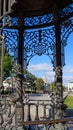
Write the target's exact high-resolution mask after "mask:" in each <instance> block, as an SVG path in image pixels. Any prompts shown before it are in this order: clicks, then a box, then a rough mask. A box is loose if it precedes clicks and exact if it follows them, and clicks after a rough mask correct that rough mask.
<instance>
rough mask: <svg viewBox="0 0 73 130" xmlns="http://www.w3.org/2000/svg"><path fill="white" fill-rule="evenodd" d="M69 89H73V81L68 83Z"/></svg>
mask: <svg viewBox="0 0 73 130" xmlns="http://www.w3.org/2000/svg"><path fill="white" fill-rule="evenodd" d="M68 91H73V81H72V82H69V83H68Z"/></svg>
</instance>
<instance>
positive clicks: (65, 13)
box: [60, 3, 73, 18]
mask: <svg viewBox="0 0 73 130" xmlns="http://www.w3.org/2000/svg"><path fill="white" fill-rule="evenodd" d="M71 13H72V14H73V3H72V4H69V5H68V6H67V7H65V8H63V9H62V10H61V11H60V15H61V18H64V17H66V16H69V15H71Z"/></svg>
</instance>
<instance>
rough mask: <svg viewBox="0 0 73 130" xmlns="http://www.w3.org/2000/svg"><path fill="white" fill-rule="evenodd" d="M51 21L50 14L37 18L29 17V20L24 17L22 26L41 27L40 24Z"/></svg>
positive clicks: (51, 16)
mask: <svg viewBox="0 0 73 130" xmlns="http://www.w3.org/2000/svg"><path fill="white" fill-rule="evenodd" d="M52 20H53V15H52V14H47V15H43V16H38V17H30V18H28V17H26V18H25V19H24V25H25V26H34V25H41V24H45V23H49V22H52Z"/></svg>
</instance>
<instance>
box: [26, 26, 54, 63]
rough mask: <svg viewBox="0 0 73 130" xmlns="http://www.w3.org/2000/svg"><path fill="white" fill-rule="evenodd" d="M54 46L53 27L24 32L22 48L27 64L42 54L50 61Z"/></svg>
mask: <svg viewBox="0 0 73 130" xmlns="http://www.w3.org/2000/svg"><path fill="white" fill-rule="evenodd" d="M54 46H55V34H54V27H53V26H52V27H50V28H45V29H40V30H31V31H28V30H26V31H25V32H24V48H25V53H26V57H27V64H28V63H29V61H30V59H31V58H32V57H33V56H35V55H39V56H41V55H42V54H45V55H48V56H49V57H50V58H51V60H52V56H53V49H54Z"/></svg>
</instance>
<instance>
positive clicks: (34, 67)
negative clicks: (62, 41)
mask: <svg viewBox="0 0 73 130" xmlns="http://www.w3.org/2000/svg"><path fill="white" fill-rule="evenodd" d="M72 53H73V33H72V34H71V35H70V36H69V38H68V40H67V45H66V46H65V66H64V67H63V84H64V85H65V86H67V84H68V82H70V81H73V54H72ZM28 70H29V71H30V72H31V73H32V74H34V75H35V76H36V77H41V78H43V77H44V75H46V77H47V81H48V82H49V83H50V82H52V81H54V79H55V73H54V72H53V66H52V63H51V61H50V58H49V57H48V56H46V55H42V56H35V57H33V58H32V59H31V60H30V62H29V66H28Z"/></svg>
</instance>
